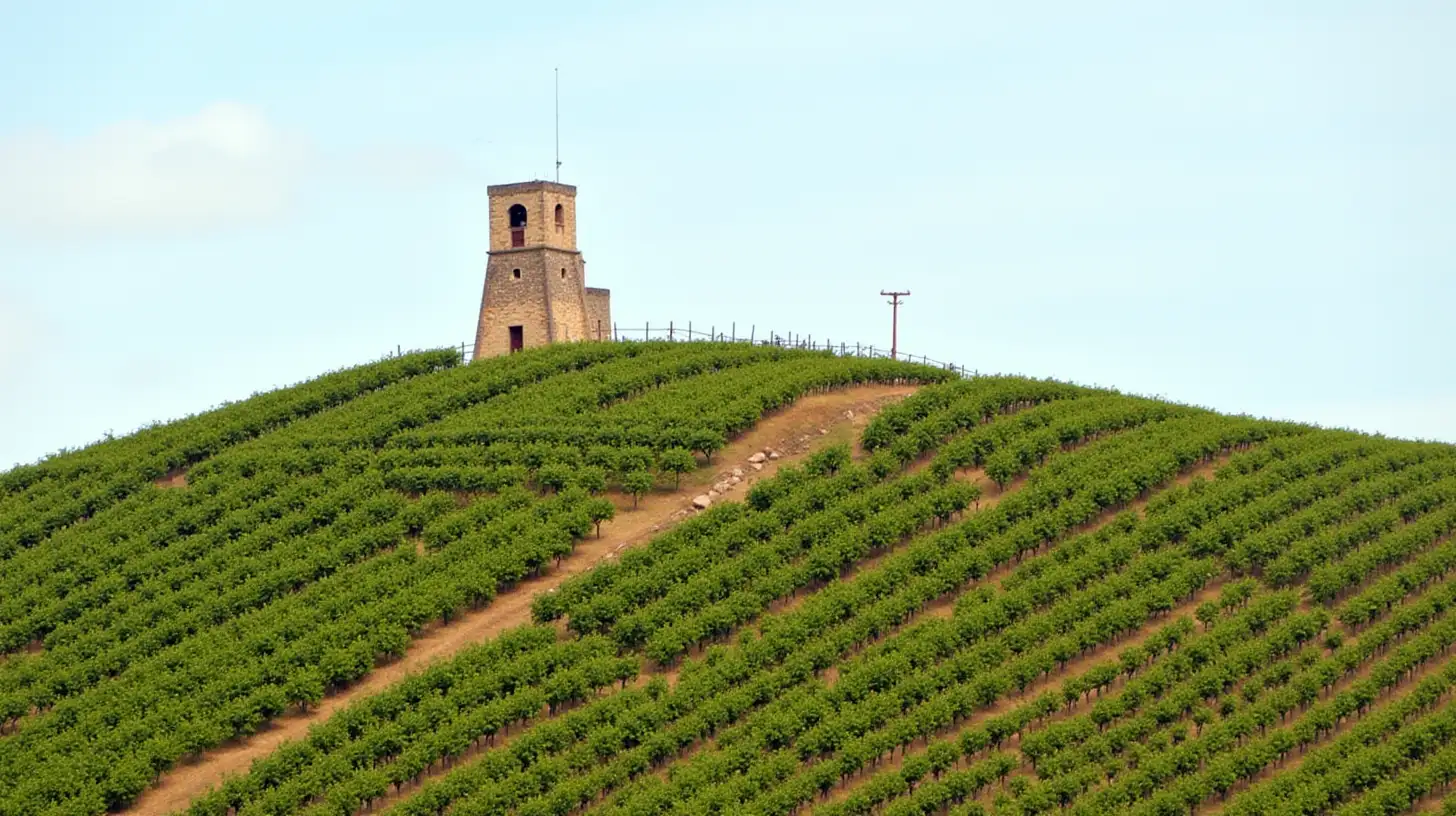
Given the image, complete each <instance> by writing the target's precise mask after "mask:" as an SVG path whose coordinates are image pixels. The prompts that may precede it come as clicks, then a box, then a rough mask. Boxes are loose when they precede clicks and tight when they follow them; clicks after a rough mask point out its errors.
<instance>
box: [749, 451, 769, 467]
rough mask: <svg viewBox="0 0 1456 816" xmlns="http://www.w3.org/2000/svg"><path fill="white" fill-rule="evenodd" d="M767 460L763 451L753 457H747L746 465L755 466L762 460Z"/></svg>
mask: <svg viewBox="0 0 1456 816" xmlns="http://www.w3.org/2000/svg"><path fill="white" fill-rule="evenodd" d="M767 458H768V456H767V455H766V454H764V452H763V451H759V452H758V453H755V454H754V455H752V456H750V457H748V464H750V465H756V464H758V463H760V462H762V461H763V460H765V459H767Z"/></svg>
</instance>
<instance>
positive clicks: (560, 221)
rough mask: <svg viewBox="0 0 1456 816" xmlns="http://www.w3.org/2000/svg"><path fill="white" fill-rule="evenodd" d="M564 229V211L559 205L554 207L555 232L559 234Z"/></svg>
mask: <svg viewBox="0 0 1456 816" xmlns="http://www.w3.org/2000/svg"><path fill="white" fill-rule="evenodd" d="M564 229H566V210H564V209H562V207H561V205H560V204H557V205H556V231H557V232H561V231H562V230H564Z"/></svg>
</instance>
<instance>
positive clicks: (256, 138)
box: [0, 0, 1456, 467]
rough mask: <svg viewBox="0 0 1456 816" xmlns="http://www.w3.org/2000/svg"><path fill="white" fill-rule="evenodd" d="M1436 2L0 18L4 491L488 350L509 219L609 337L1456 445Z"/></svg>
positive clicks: (36, 8)
mask: <svg viewBox="0 0 1456 816" xmlns="http://www.w3.org/2000/svg"><path fill="white" fill-rule="evenodd" d="M1453 42H1456V4H1452V3H1450V2H1446V1H1445V0H1432V1H1430V2H1414V1H1410V2H1406V1H1403V0H1379V1H1377V0H1367V1H1366V2H1358V3H1357V2H1338V1H1337V0H1335V1H1332V0H1321V1H1320V2H1316V1H1315V0H1305V1H1304V2H1270V1H1269V0H1260V1H1259V2H1244V1H1242V0H1234V1H1231V2H1219V3H1184V2H1179V3H1169V2H1166V0H1163V1H1162V2H1110V3H1099V4H1089V3H1074V2H1049V1H1047V0H1043V1H1042V2H1023V3H1005V2H995V3H992V2H928V1H926V0H901V2H896V3H883V2H864V1H863V0H834V2H817V0H785V1H784V2H766V1H763V0H749V2H738V3H701V4H689V3H657V4H649V3H627V2H617V3H610V4H608V3H578V2H565V1H564V0H563V2H558V3H497V2H487V3H479V2H476V3H466V2H409V3H405V2H398V3H381V2H354V1H351V2H296V1H295V2H290V3H281V2H272V0H250V1H249V2H201V1H200V0H185V1H183V0H177V1H174V2H161V1H160V0H134V2H129V3H124V4H123V3H109V2H75V1H74V0H71V1H67V0H45V1H44V2H42V0H34V1H33V2H19V1H18V0H0V54H3V55H4V60H5V66H6V70H5V71H3V72H0V427H3V428H4V431H3V432H0V467H5V466H7V465H9V464H10V463H13V462H17V461H31V460H33V459H35V458H36V457H38V456H40V455H42V454H44V453H46V452H50V451H54V450H56V449H58V448H60V447H63V446H77V445H80V444H84V443H85V442H87V441H90V440H94V439H96V438H97V437H99V436H100V435H102V434H103V433H105V432H106V431H108V430H111V431H114V432H116V433H122V432H125V431H128V430H131V429H133V428H135V427H137V426H138V425H139V424H142V423H144V422H146V421H149V420H152V419H162V418H170V417H175V416H178V415H182V414H186V413H190V412H193V411H197V410H200V409H204V408H207V407H209V406H211V405H214V404H216V403H218V402H220V401H222V400H225V399H233V398H240V397H244V396H246V395H247V394H249V393H251V392H253V391H255V390H261V389H266V388H270V387H273V386H275V385H280V384H284V383H288V382H294V381H297V380H300V379H303V378H306V377H309V376H312V375H314V374H317V373H319V372H321V371H323V370H325V369H329V368H335V367H339V366H343V365H347V364H351V363H355V362H361V361H364V360H368V359H371V358H374V357H377V356H379V355H380V354H381V353H383V352H384V351H386V350H392V349H393V348H394V347H395V346H396V344H400V345H403V346H404V347H406V348H409V347H426V346H440V345H447V344H454V343H459V342H461V341H464V340H469V339H471V335H472V332H473V322H474V317H475V313H476V310H477V309H478V307H479V299H480V290H481V283H482V276H483V270H484V262H485V248H486V231H485V230H486V219H485V210H486V198H485V186H486V185H487V184H490V183H501V182H509V181H518V180H524V179H529V178H533V177H549V176H550V173H551V164H552V109H551V81H552V68H553V67H554V66H560V69H561V79H562V91H561V101H562V127H563V130H562V135H561V145H562V151H563V160H564V162H565V165H564V167H563V168H562V180H563V181H567V182H570V183H573V184H576V185H578V187H579V190H580V193H579V223H580V235H579V238H580V243H581V246H582V248H583V250H584V252H585V254H586V259H587V262H588V266H587V269H588V275H589V283H590V284H591V285H595V286H607V287H610V288H611V289H612V291H613V310H614V316H615V317H616V319H617V320H618V321H620V322H622V323H631V324H634V325H640V324H641V323H642V322H644V321H647V320H650V321H652V322H653V323H665V322H666V321H668V320H675V321H679V322H685V321H688V320H692V321H694V322H695V323H696V324H714V323H716V324H718V325H720V326H721V325H725V324H727V323H729V322H730V321H737V322H738V324H739V326H740V327H744V326H748V325H750V324H757V326H758V327H759V329H760V330H763V329H764V328H769V327H771V328H774V329H778V330H780V331H783V330H788V329H792V330H794V331H797V332H802V333H806V334H810V333H812V334H813V335H815V336H816V337H824V336H828V337H830V338H834V339H847V340H851V341H853V340H862V341H865V342H877V343H881V344H883V343H884V342H886V341H887V340H888V334H889V307H888V306H886V305H884V303H883V300H882V299H881V298H879V297H878V296H877V294H876V293H877V292H878V291H879V290H880V289H881V288H887V287H895V288H908V289H910V290H912V291H913V293H914V294H913V295H912V296H911V297H910V299H909V301H908V303H907V305H906V307H905V308H904V310H903V312H902V317H903V321H902V327H901V328H902V331H901V345H902V347H904V348H906V349H908V350H911V351H914V352H915V353H925V354H929V355H931V356H932V357H937V358H940V359H947V360H955V361H958V362H962V363H965V364H966V365H969V366H972V367H978V368H980V369H982V370H988V371H1007V372H1020V373H1026V374H1032V375H1036V376H1052V377H1058V378H1063V379H1071V380H1075V381H1078V382H1084V383H1093V384H1100V385H1115V386H1118V387H1121V388H1123V389H1125V390H1129V391H1135V392H1139V393H1147V394H1156V395H1161V396H1166V397H1168V398H1171V399H1176V400H1179V401H1184V402H1194V403H1198V404H1202V405H1209V406H1212V407H1215V408H1219V409H1222V410H1227V411H1234V412H1249V413H1255V414H1260V415H1270V416H1276V417H1282V418H1292V419H1301V420H1308V421H1316V422H1320V423H1323V424H1327V425H1342V426H1351V427H1357V428H1360V429H1363V430H1370V431H1380V432H1384V433H1388V434H1391V435H1399V436H1415V437H1425V438H1440V439H1445V440H1449V441H1456V369H1453V365H1452V362H1451V351H1452V349H1453V348H1456V328H1453V324H1452V317H1451V315H1452V308H1453V304H1456V149H1453V145H1456V49H1453V48H1451V47H1450V44H1451V43H1453Z"/></svg>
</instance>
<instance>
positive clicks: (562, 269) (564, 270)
mask: <svg viewBox="0 0 1456 816" xmlns="http://www.w3.org/2000/svg"><path fill="white" fill-rule="evenodd" d="M561 279H562V280H566V267H564V266H563V267H561Z"/></svg>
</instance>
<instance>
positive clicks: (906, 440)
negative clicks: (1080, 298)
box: [0, 343, 1456, 814]
mask: <svg viewBox="0 0 1456 816" xmlns="http://www.w3.org/2000/svg"><path fill="white" fill-rule="evenodd" d="M867 383H882V384H896V385H902V386H903V385H910V386H914V385H919V386H920V387H919V388H918V390H916V389H913V388H906V389H904V391H905V392H908V391H910V390H914V394H913V395H912V396H909V397H908V398H906V399H904V400H903V401H902V402H898V403H895V404H891V405H889V406H888V407H886V408H884V409H883V410H882V411H880V412H879V413H878V415H877V416H875V418H874V419H873V420H871V421H869V422H868V424H865V425H864V426H863V429H862V432H861V433H860V434H859V436H858V439H857V440H855V441H856V442H857V443H858V444H857V445H855V446H853V447H851V446H850V445H847V444H836V443H837V442H838V441H839V440H838V439H836V438H835V437H834V436H832V435H830V434H828V433H825V434H823V435H822V437H823V443H822V444H813V449H812V451H810V452H808V453H807V455H806V456H805V457H804V458H803V459H802V460H799V459H795V460H794V461H793V462H791V463H788V464H785V465H784V466H783V467H779V468H777V472H773V471H772V469H770V470H769V471H768V472H766V473H765V474H764V478H760V479H759V480H758V481H756V483H754V484H753V485H752V486H751V487H750V488H748V489H747V490H746V492H745V491H744V489H743V488H739V490H738V492H737V493H730V494H729V495H728V496H726V497H725V498H728V499H734V500H728V501H719V502H718V503H716V504H715V505H714V506H713V507H712V508H711V509H709V510H707V511H704V512H701V513H698V514H695V515H691V516H690V517H687V518H685V519H682V520H681V521H680V522H677V523H675V524H669V522H671V521H672V520H673V519H664V520H663V521H662V524H668V525H669V526H668V529H665V530H663V531H662V532H661V533H659V534H657V535H656V536H655V537H652V538H651V540H650V541H645V542H642V543H640V544H639V545H638V546H636V547H634V548H632V549H627V550H624V551H623V552H622V554H621V556H620V557H615V558H612V559H610V560H607V561H603V562H602V563H600V564H597V565H596V566H594V567H592V568H590V569H586V570H575V569H573V570H568V572H571V573H573V574H571V575H570V576H569V577H566V574H565V573H563V574H562V575H561V576H560V577H558V578H557V579H554V580H552V581H550V582H549V585H547V586H549V589H550V591H544V592H541V591H537V590H539V589H544V588H547V587H546V586H542V585H539V584H538V585H535V586H532V585H531V584H529V581H530V580H531V579H532V577H533V576H539V575H542V574H548V575H549V574H550V572H551V571H552V569H553V568H554V565H555V564H557V563H558V562H560V561H561V560H563V559H564V560H566V561H568V562H569V561H570V559H571V558H572V557H573V553H574V551H575V550H576V547H577V546H578V543H579V542H583V541H587V540H590V539H591V537H592V536H594V535H595V534H596V529H595V528H596V525H597V524H598V523H599V522H607V521H608V520H609V519H613V518H614V517H617V516H618V515H619V514H620V515H621V516H622V517H623V518H624V519H625V518H629V517H630V515H631V513H632V512H634V511H632V510H631V508H632V507H633V505H634V504H635V503H636V499H634V498H633V496H634V495H635V496H642V495H648V496H649V497H651V496H654V495H666V494H667V493H668V492H669V491H671V489H672V486H673V485H674V484H676V483H677V482H678V480H679V479H683V478H686V480H687V481H688V482H689V483H690V484H694V485H700V484H702V480H703V479H705V478H709V479H710V478H712V477H711V473H712V472H713V471H711V470H707V469H706V468H708V467H714V469H716V466H718V465H722V464H723V463H722V462H721V460H719V461H714V460H713V457H714V455H715V454H717V455H719V456H720V457H721V455H722V454H723V452H724V451H725V449H727V446H729V445H730V442H731V440H734V439H735V438H739V437H741V436H742V435H743V434H744V433H745V432H747V431H749V430H750V429H751V428H753V427H754V425H755V424H756V423H758V422H759V421H760V420H761V418H762V417H763V416H765V415H766V414H771V413H773V412H775V411H777V410H779V409H781V408H782V407H783V406H785V405H787V404H789V403H792V402H793V401H794V400H795V399H798V398H800V397H802V396H804V395H806V394H811V393H822V392H826V391H832V390H835V389H842V388H846V387H850V386H855V385H860V384H867ZM862 414H863V412H862ZM862 414H861V420H863V415H862ZM825 430H826V431H827V430H828V429H827V428H826V429H825ZM806 437H808V438H807V439H806V440H805V441H806V443H813V439H812V437H813V434H812V433H811V434H807V435H806ZM728 450H731V451H733V455H734V456H735V457H736V456H738V455H740V454H741V452H740V451H736V450H733V449H728ZM700 468H702V469H704V470H701V471H699V470H698V469H700ZM696 489H701V488H696ZM739 497H741V500H738V498H739ZM679 500H680V499H679ZM649 501H650V498H649ZM636 512H643V511H636ZM680 515H681V514H674V518H676V517H677V516H680ZM654 526H661V525H656V524H655V525H654ZM1453 529H1456V448H1453V447H1451V446H1444V445H1435V444H1425V443H1412V442H1402V441H1394V440H1387V439H1381V438H1372V437H1367V436H1362V435H1357V434H1351V433H1346V432H1335V431H1324V430H1317V429H1312V428H1308V427H1304V426H1298V425H1293V424H1288V423H1273V422H1266V421H1260V420H1254V419H1249V418H1244V417H1228V416H1222V415H1218V414H1215V413H1212V412H1208V411H1204V410H1200V409H1194V408H1189V407H1185V406H1178V405H1172V404H1168V403H1162V402H1158V401H1153V400H1146V399H1141V398H1136V397H1129V396H1124V395H1120V394H1116V393H1112V392H1107V391H1101V390H1093V389H1086V388H1081V387H1077V386H1071V385H1065V384H1061V383H1055V382H1049V381H1037V380H1028V379H1021V378H1011V377H995V378H992V377H986V378H976V379H972V380H964V381H963V380H948V379H947V377H946V375H945V373H944V372H941V371H938V370H935V369H929V368H924V367H919V366H910V365H906V364H901V363H893V362H888V361H883V360H859V359H851V358H835V357H831V356H826V355H822V354H812V353H803V352H792V351H784V350H779V349H772V348H754V347H749V346H744V345H733V344H708V343H694V344H678V345H672V344H625V343H624V344H592V345H578V346H557V347H550V348H546V349H542V350H537V351H532V352H529V353H523V354H518V355H513V356H511V357H508V358H503V359H497V360H491V361H485V362H481V363H478V364H473V365H470V366H456V365H453V358H451V357H450V356H449V355H448V353H440V354H435V353H431V354H423V355H412V356H409V357H405V358H400V359H398V360H391V361H386V362H384V363H380V364H376V365H374V366H366V367H363V368H361V369H356V370H351V371H345V372H338V373H335V374H332V375H328V376H327V377H325V378H322V379H320V380H318V381H315V382H313V383H308V384H304V385H302V386H298V387H296V388H293V389H285V390H282V391H279V392H274V393H272V394H268V395H262V396H260V397H256V398H254V399H253V400H248V401H244V402H241V403H237V404H235V405H232V406H228V407H226V408H223V409H220V410H219V411H215V412H211V413H209V414H206V415H202V416H199V417H195V418H192V419H189V420H184V421H182V422H179V423H174V424H172V425H167V426H162V427H159V428H155V429H151V430H148V431H145V432H143V433H141V434H137V435H135V436H133V437H128V438H125V439H120V440H114V441H109V442H106V443H103V444H102V445H99V446H96V447H94V448H88V449H85V450H82V451H78V452H75V453H70V454H66V455H64V456H60V457H56V458H54V459H52V460H48V461H47V462H44V463H42V464H40V465H38V466H33V467H29V468H21V469H17V470H16V471H12V472H10V473H7V474H3V475H0V556H3V558H4V562H3V563H4V565H5V567H4V570H3V573H0V648H3V649H4V651H5V653H6V656H5V657H4V658H3V659H0V718H3V719H4V721H5V730H4V734H3V735H0V813H26V814H28V813H49V812H55V813H99V812H102V811H104V810H107V809H113V810H115V809H122V808H125V807H126V806H128V805H129V804H130V803H132V802H133V801H135V800H136V798H137V797H138V795H140V794H141V793H142V792H143V791H144V790H146V789H147V788H148V787H150V786H152V785H154V784H156V782H157V780H158V779H159V778H160V777H162V776H163V775H165V774H168V773H169V769H171V768H173V767H175V766H179V765H181V766H185V767H190V768H208V767H209V766H208V764H207V763H208V762H210V761H211V760H210V759H209V758H210V757H211V756H212V755H211V754H209V753H208V750H209V749H212V748H215V747H217V746H221V745H224V744H246V743H247V740H248V735H250V734H253V733H254V732H256V731H257V730H258V729H260V728H267V727H268V723H269V722H270V721H274V720H277V719H279V718H280V717H294V718H297V717H299V716H301V715H300V713H299V712H306V711H307V710H309V709H311V708H312V707H315V706H317V705H319V704H320V703H321V702H322V701H323V700H324V699H325V697H326V696H328V695H334V696H333V698H332V699H339V700H341V702H340V704H331V705H330V706H329V708H330V709H331V712H330V713H329V715H328V716H327V717H325V716H316V717H313V718H312V719H310V720H309V722H310V724H312V726H313V727H312V728H311V729H310V730H309V731H308V732H307V735H306V736H304V735H302V734H300V735H299V737H300V738H299V739H295V740H292V741H288V742H284V743H283V744H282V745H281V746H279V747H277V748H276V749H275V750H272V751H271V752H269V753H267V754H266V756H264V757H263V758H262V759H260V760H259V761H258V762H257V763H256V764H255V765H254V766H253V768H252V770H251V772H250V773H247V774H245V775H240V776H233V777H229V778H228V779H227V781H226V782H225V783H223V784H221V786H220V787H218V788H216V789H215V790H214V791H213V792H212V793H210V794H206V795H204V796H202V797H200V798H198V799H196V800H195V801H194V802H193V804H192V805H191V809H192V811H193V812H196V813H215V814H223V813H229V812H235V813H242V814H255V813H256V814H264V813H292V812H300V811H307V812H312V813H320V814H322V813H336V814H353V813H358V812H361V811H363V810H364V809H366V808H369V809H378V808H380V807H388V808H390V809H391V812H398V813H403V814H426V813H430V814H439V813H446V812H448V813H450V814H473V813H503V812H522V813H543V814H544V813H571V812H576V811H586V810H592V811H602V812H608V813H620V814H641V813H670V812H671V813H679V812H684V813H714V812H723V813H787V812H793V811H805V810H816V811H822V812H825V813H835V814H858V813H871V812H876V813H878V812H885V813H895V814H902V813H903V814H909V813H937V812H946V811H949V812H953V813H977V812H997V813H1039V812H1047V811H1050V810H1054V809H1057V808H1069V809H1070V810H1072V811H1073V812H1081V813H1123V812H1138V813H1186V812H1189V811H1190V810H1195V811H1199V812H1214V811H1222V812H1228V813H1266V812H1275V811H1281V812H1282V811H1290V810H1293V811H1295V812H1310V813H1314V812H1326V811H1335V810H1339V809H1341V808H1344V809H1347V810H1349V812H1354V813H1364V812H1382V813H1383V812H1398V811H1399V810H1401V809H1404V808H1407V807H1410V806H1413V805H1416V804H1419V805H1421V806H1431V805H1432V804H1433V803H1434V802H1436V801H1437V797H1438V796H1439V794H1440V792H1441V791H1442V790H1443V789H1444V785H1445V783H1446V781H1448V779H1449V778H1450V776H1451V775H1452V773H1453V771H1456V753H1453V744H1456V740H1453V739H1452V735H1453V734H1456V713H1453V712H1456V706H1451V705H1449V700H1450V688H1451V684H1452V682H1456V662H1452V661H1451V660H1450V659H1449V647H1450V644H1451V643H1452V642H1453V640H1456V619H1453V618H1452V615H1451V614H1450V612H1451V609H1452V606H1453V603H1452V602H1453V601H1456V582H1453V581H1450V580H1448V578H1449V574H1450V570H1451V567H1452V566H1453V565H1456V543H1453V541H1452V539H1451V536H1450V534H1451V531H1452V530H1453ZM502 597H504V598H506V599H509V603H510V604H515V605H516V606H517V607H521V605H522V599H526V598H529V599H530V609H531V613H532V617H533V618H534V623H530V624H523V625H521V626H518V627H515V628H511V629H507V630H505V631H501V632H499V634H496V635H495V636H494V637H487V638H486V639H485V640H483V641H482V642H481V643H479V644H478V645H474V646H469V647H467V648H464V649H463V650H461V651H459V652H457V653H455V654H454V655H453V656H450V657H448V659H443V660H439V661H437V662H434V663H431V664H430V665H429V666H428V668H424V669H422V670H420V671H419V672H418V673H414V674H409V675H407V676H405V677H403V678H402V679H399V680H397V681H396V682H393V683H384V682H383V681H382V680H381V681H379V682H375V683H366V684H363V685H362V686H361V685H360V680H361V678H365V677H368V676H370V675H371V674H373V673H377V672H378V670H379V667H381V666H385V665H389V664H391V663H393V662H395V661H398V659H399V658H400V657H401V656H404V655H407V654H409V653H410V650H411V644H412V643H413V642H414V641H415V640H416V639H418V638H419V637H420V636H421V635H423V634H425V633H427V632H430V631H434V630H436V629H438V628H439V627H441V626H442V625H448V623H449V622H450V621H452V620H456V619H458V618H460V617H461V616H462V615H466V616H469V615H480V614H489V612H490V609H491V607H492V605H493V603H494V602H495V601H496V599H497V598H502ZM500 608H504V606H502V607H500ZM477 610H478V611H477ZM484 631H485V632H487V633H494V632H498V631H499V629H498V628H490V629H488V630H484ZM440 656H442V657H443V655H440ZM410 665H414V664H410ZM391 676H393V675H391ZM350 688H355V689H362V690H358V691H355V692H354V693H352V695H351V696H349V697H348V699H347V705H343V704H342V702H343V701H342V698H340V697H339V695H341V694H349V692H348V690H349V689H350ZM218 775H219V777H220V776H221V773H220V772H219V774H218ZM170 778H171V777H169V779H170Z"/></svg>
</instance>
